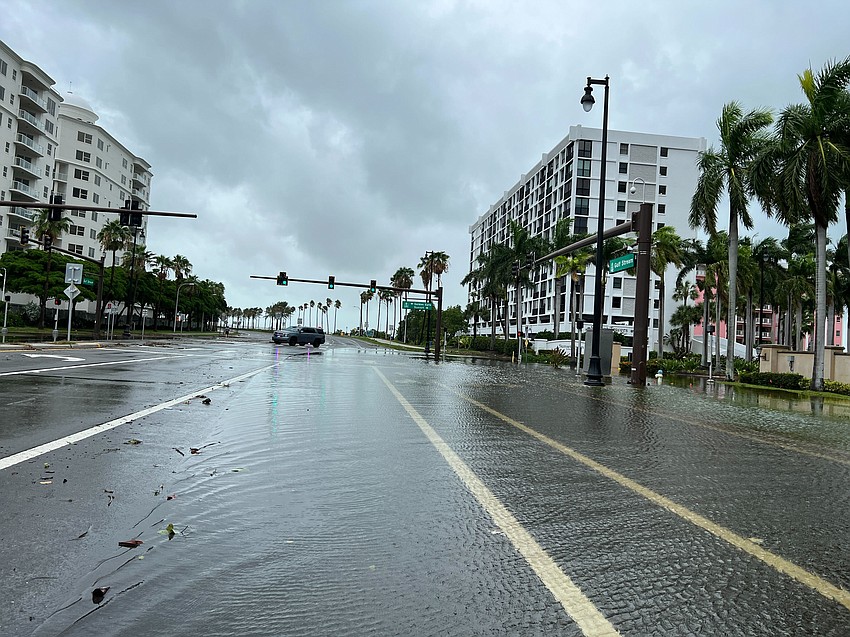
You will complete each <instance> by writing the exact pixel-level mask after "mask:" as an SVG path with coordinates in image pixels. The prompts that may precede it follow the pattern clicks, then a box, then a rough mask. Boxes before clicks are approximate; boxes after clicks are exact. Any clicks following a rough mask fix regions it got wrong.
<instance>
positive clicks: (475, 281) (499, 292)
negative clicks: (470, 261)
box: [460, 243, 513, 350]
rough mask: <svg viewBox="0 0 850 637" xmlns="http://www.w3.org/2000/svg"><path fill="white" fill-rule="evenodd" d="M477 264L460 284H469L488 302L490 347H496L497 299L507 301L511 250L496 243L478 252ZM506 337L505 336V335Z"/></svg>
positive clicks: (492, 348)
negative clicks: (486, 249) (488, 248)
mask: <svg viewBox="0 0 850 637" xmlns="http://www.w3.org/2000/svg"><path fill="white" fill-rule="evenodd" d="M475 262H476V263H477V264H478V267H477V268H474V269H473V270H472V271H471V272H469V274H467V275H466V276H465V277H464V278H463V279H462V280H461V282H460V283H461V285H470V286H471V287H472V288H473V291H477V293H478V295H479V296H480V297H481V298H486V299H487V300H488V302H489V304H490V349H491V350H494V349H496V324H497V317H498V313H497V309H498V306H499V301H505V302H507V295H508V283H509V282H510V280H511V275H510V271H511V263H512V262H513V250H511V249H510V248H509V247H508V246H507V245H505V244H503V243H497V244H494V245H492V246H491V247H490V250H489V251H487V252H482V253H481V254H479V255H478V256H477V257H476V259H475ZM506 338H507V337H506Z"/></svg>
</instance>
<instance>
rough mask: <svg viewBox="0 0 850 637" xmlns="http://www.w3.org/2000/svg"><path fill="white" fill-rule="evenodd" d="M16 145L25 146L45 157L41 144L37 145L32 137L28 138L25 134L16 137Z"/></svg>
mask: <svg viewBox="0 0 850 637" xmlns="http://www.w3.org/2000/svg"><path fill="white" fill-rule="evenodd" d="M15 143H16V144H23V145H24V146H26V147H27V148H29V149H30V150H31V151H32V152H34V153H36V154H37V155H40V156H41V157H44V146H42V145H41V144H37V143H36V142H35V140H34V139H33V138H32V137H27V136H26V135H24V134H23V133H18V134H17V135H16V136H15Z"/></svg>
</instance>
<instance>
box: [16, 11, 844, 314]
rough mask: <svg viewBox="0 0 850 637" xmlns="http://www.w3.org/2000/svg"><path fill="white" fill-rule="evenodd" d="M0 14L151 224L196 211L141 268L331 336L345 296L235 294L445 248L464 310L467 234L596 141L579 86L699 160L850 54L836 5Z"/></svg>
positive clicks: (410, 263)
mask: <svg viewBox="0 0 850 637" xmlns="http://www.w3.org/2000/svg"><path fill="white" fill-rule="evenodd" d="M3 5H4V10H3V20H2V23H0V39H2V40H4V41H5V42H6V43H7V44H8V45H9V46H10V47H12V48H13V49H14V50H15V51H16V52H17V53H18V54H19V55H21V56H22V57H23V58H25V59H27V60H29V61H31V62H33V63H35V64H37V65H38V66H40V67H41V68H42V69H43V70H44V71H45V72H47V73H48V74H49V75H51V76H52V77H53V78H54V79H55V80H56V82H57V85H56V86H57V88H58V89H59V91H60V92H61V93H65V92H67V90H68V89H69V88H71V89H72V90H73V91H74V93H76V94H77V95H79V96H80V97H82V98H84V99H86V100H87V101H88V102H89V103H91V104H92V106H93V107H94V109H95V111H96V112H97V113H98V115H99V116H100V120H99V124H101V125H102V126H103V127H104V128H106V129H107V130H108V131H109V132H110V133H112V134H113V135H114V136H115V137H116V138H118V139H119V140H121V141H122V142H123V143H124V145H125V146H127V147H128V148H129V149H130V150H131V151H132V152H134V153H136V154H137V155H140V156H141V157H144V158H145V159H146V160H148V161H149V162H150V163H151V164H152V166H153V172H154V181H153V188H152V198H151V204H152V208H153V209H155V210H169V211H182V212H195V213H197V214H198V216H199V218H198V219H197V220H192V221H187V220H174V219H171V220H164V219H162V218H160V219H155V220H153V221H152V222H151V224H150V233H149V239H148V248H149V249H150V250H152V251H153V252H155V253H157V254H166V255H171V256H173V255H174V254H182V255H185V256H187V257H188V258H189V260H190V261H191V262H192V263H193V265H194V273H195V274H196V275H198V276H199V277H201V278H209V279H213V280H217V281H222V282H223V283H224V284H225V287H226V295H227V300H228V303H229V304H230V305H231V306H235V307H263V308H265V307H267V306H268V305H271V304H272V303H273V302H275V301H277V300H286V301H288V302H289V303H290V304H293V305H299V304H301V303H303V302H305V301H309V300H310V299H315V300H320V299H322V300H323V299H325V298H326V297H328V296H331V298H334V299H339V300H340V301H341V302H342V303H343V308H344V309H343V310H342V311H341V312H340V317H339V326H340V327H345V326H348V327H353V326H355V325H356V324H357V322H358V316H359V301H358V295H359V290H354V289H352V288H343V287H337V289H336V290H334V291H333V292H330V291H329V290H327V288H325V287H321V286H314V285H305V284H301V285H296V284H292V285H290V286H289V287H288V288H280V287H277V286H275V285H274V283H273V282H269V281H257V280H252V279H250V278H249V276H250V275H252V274H258V275H275V274H276V273H277V272H278V271H279V270H285V271H287V272H288V273H289V275H290V276H291V277H297V278H316V279H322V278H325V277H327V275H328V274H334V275H335V276H336V278H337V280H338V281H351V282H368V280H369V279H372V278H375V279H377V280H378V281H379V282H380V283H384V284H387V283H388V278H389V277H390V276H391V275H392V274H393V272H395V270H396V269H397V268H399V267H401V266H407V267H411V268H415V266H416V264H417V263H418V261H419V258H420V257H421V256H422V255H423V254H424V253H425V252H426V251H428V250H441V251H444V252H447V253H448V254H449V255H450V256H451V262H450V269H449V272H448V274H447V275H445V276H444V286H445V288H446V298H447V301H448V303H449V304H461V305H465V303H466V298H465V294H464V290H463V288H462V287H461V286H460V284H459V281H460V279H461V278H462V277H463V276H464V274H466V272H467V271H468V269H469V226H470V225H471V224H472V223H474V222H475V220H476V219H477V218H478V216H479V215H481V214H482V213H483V212H485V211H486V210H487V208H488V207H489V205H490V204H492V203H494V202H495V201H496V200H498V199H499V197H501V195H502V193H503V191H504V190H506V189H507V188H509V187H510V186H511V185H513V184H514V183H516V181H517V180H518V179H519V178H520V175H521V174H522V173H523V172H525V171H526V170H527V169H528V168H530V167H531V166H532V165H533V164H534V163H535V162H537V161H538V160H539V159H540V156H541V154H542V153H544V152H546V151H548V150H549V149H551V148H552V147H553V146H554V145H555V144H556V143H557V142H558V141H559V140H561V139H562V138H563V137H564V136H565V135H566V134H567V132H568V129H569V126H570V125H575V124H582V125H585V126H589V127H599V126H601V111H597V110H596V109H594V110H593V111H592V112H591V113H585V112H584V111H583V110H582V108H581V105H580V104H579V99H580V97H581V95H582V93H583V88H584V85H585V82H586V77H587V76H588V75H592V76H594V77H603V76H604V75H606V74H608V75H610V77H611V102H610V127H611V128H612V129H619V130H634V131H641V132H648V133H657V134H671V135H684V136H692V137H705V138H707V140H708V141H709V144H714V143H716V138H717V135H716V126H715V122H716V119H717V116H718V115H719V113H720V110H721V107H722V106H723V104H724V103H726V102H728V101H730V100H739V101H740V102H742V103H743V105H744V106H745V107H747V108H752V107H760V106H765V107H771V108H774V109H779V108H782V107H783V106H785V105H787V104H789V103H793V102H798V101H801V99H802V95H801V93H800V90H799V85H798V83H797V78H796V76H797V74H798V73H800V72H801V71H803V70H804V69H806V68H808V67H809V66H811V67H812V68H815V69H819V68H821V67H822V66H823V64H824V63H825V62H826V61H827V60H830V59H836V58H844V57H846V56H847V55H848V54H850V40H848V37H847V28H848V26H850V6H848V4H847V1H846V0H834V1H833V0H823V1H820V0H811V1H810V2H807V3H804V2H800V1H799V0H796V1H794V2H791V1H786V0H752V1H747V0H737V1H734V2H733V1H726V0H720V1H714V2H699V3H698V2H691V1H688V0H685V1H682V0H675V1H666V0H665V1H658V0H645V1H644V2H642V3H635V2H626V1H620V0H616V1H615V0H610V1H609V0H600V1H597V2H588V1H583V2H577V1H575V0H535V1H534V2H520V1H516V0H514V1H512V2H508V1H505V0H467V1H455V0H434V1H424V0H423V1H413V0H239V1H237V0H144V1H143V2H124V1H121V2H116V1H114V0H63V1H62V2H56V1H55V0H5V1H4V3H3ZM757 218H758V219H759V222H758V225H757V227H756V228H755V229H754V230H753V232H752V233H754V234H758V235H759V237H765V236H770V235H774V236H779V234H780V233H781V230H780V229H779V228H778V226H775V225H774V224H773V223H772V222H770V221H769V220H764V219H763V218H762V217H760V216H758V215H757ZM843 231H844V230H843V229H842V230H841V232H842V233H843ZM373 311H374V310H373ZM382 322H383V321H382Z"/></svg>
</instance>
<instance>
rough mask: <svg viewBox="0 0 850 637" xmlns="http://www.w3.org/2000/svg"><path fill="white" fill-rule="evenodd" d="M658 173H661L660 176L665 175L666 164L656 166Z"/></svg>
mask: <svg viewBox="0 0 850 637" xmlns="http://www.w3.org/2000/svg"><path fill="white" fill-rule="evenodd" d="M658 174H659V175H661V176H662V177H666V176H667V166H659V167H658Z"/></svg>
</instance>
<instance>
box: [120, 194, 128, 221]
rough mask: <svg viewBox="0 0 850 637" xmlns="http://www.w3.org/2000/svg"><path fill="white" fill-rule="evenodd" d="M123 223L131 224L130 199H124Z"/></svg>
mask: <svg viewBox="0 0 850 637" xmlns="http://www.w3.org/2000/svg"><path fill="white" fill-rule="evenodd" d="M121 225H122V226H129V225H130V200H129V199H125V200H124V206H123V210H122V211H121Z"/></svg>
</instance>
